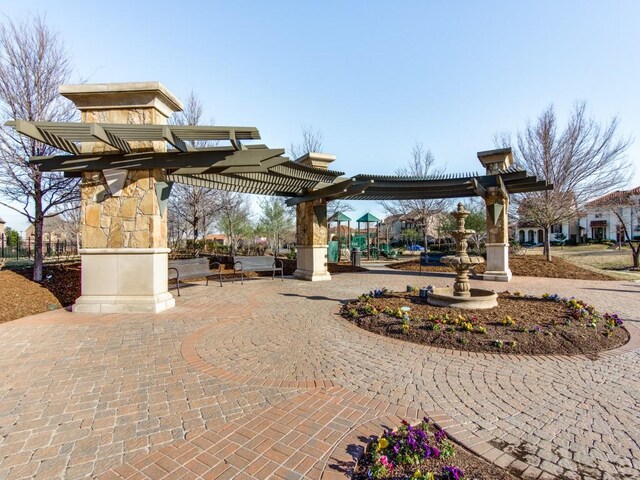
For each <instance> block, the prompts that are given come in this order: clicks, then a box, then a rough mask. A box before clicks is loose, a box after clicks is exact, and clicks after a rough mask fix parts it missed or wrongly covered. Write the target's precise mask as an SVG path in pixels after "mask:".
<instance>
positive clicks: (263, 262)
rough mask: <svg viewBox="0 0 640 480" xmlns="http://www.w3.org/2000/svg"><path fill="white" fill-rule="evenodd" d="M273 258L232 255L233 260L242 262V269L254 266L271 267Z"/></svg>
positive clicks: (249, 268)
mask: <svg viewBox="0 0 640 480" xmlns="http://www.w3.org/2000/svg"><path fill="white" fill-rule="evenodd" d="M274 260H275V258H273V257H266V256H261V257H255V256H247V257H244V256H240V255H238V256H235V257H233V261H234V262H242V268H243V269H244V270H251V269H254V268H271V267H273V262H274Z"/></svg>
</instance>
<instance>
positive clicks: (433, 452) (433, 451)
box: [431, 447, 440, 458]
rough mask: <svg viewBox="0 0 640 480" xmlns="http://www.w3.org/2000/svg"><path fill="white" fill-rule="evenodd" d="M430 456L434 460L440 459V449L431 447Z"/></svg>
mask: <svg viewBox="0 0 640 480" xmlns="http://www.w3.org/2000/svg"><path fill="white" fill-rule="evenodd" d="M431 455H433V457H434V458H440V449H439V448H438V447H431Z"/></svg>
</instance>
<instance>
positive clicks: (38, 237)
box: [33, 174, 44, 282]
mask: <svg viewBox="0 0 640 480" xmlns="http://www.w3.org/2000/svg"><path fill="white" fill-rule="evenodd" d="M33 186H34V192H35V195H34V199H33V200H34V204H35V216H34V220H35V221H34V224H33V226H34V229H35V238H34V249H35V250H34V254H33V281H34V282H41V281H42V264H43V261H44V259H43V257H42V237H43V235H42V234H43V229H44V214H43V213H42V186H41V184H40V174H37V175H35V176H34V179H33Z"/></svg>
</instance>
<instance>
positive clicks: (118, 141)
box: [89, 123, 131, 153]
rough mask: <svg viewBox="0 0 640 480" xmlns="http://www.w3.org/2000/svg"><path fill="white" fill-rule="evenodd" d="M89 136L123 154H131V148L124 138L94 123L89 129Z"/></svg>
mask: <svg viewBox="0 0 640 480" xmlns="http://www.w3.org/2000/svg"><path fill="white" fill-rule="evenodd" d="M89 134H90V135H91V136H92V137H93V138H95V139H96V140H98V141H100V142H103V143H106V144H107V145H109V146H111V147H113V148H115V149H116V150H118V151H119V152H122V153H131V147H130V146H129V144H128V143H127V142H125V141H124V140H123V139H122V138H120V137H118V136H117V135H114V134H113V133H111V132H109V131H108V130H105V129H104V128H103V127H101V126H100V125H99V124H97V123H92V124H91V125H90V127H89Z"/></svg>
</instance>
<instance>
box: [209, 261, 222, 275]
mask: <svg viewBox="0 0 640 480" xmlns="http://www.w3.org/2000/svg"><path fill="white" fill-rule="evenodd" d="M216 265H217V266H218V273H220V272H222V264H221V263H220V262H213V263H212V264H211V266H212V267H213V268H212V269H211V270H213V269H214V268H215V267H216Z"/></svg>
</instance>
